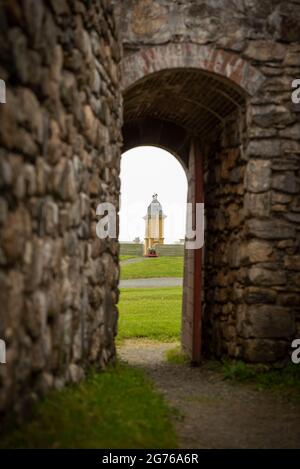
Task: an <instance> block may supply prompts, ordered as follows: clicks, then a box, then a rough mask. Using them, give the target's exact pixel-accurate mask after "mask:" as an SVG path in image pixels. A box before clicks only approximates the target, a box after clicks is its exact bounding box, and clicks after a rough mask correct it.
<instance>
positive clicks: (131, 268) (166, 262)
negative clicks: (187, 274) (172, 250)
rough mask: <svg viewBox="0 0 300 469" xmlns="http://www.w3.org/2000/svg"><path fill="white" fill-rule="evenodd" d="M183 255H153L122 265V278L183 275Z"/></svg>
mask: <svg viewBox="0 0 300 469" xmlns="http://www.w3.org/2000/svg"><path fill="white" fill-rule="evenodd" d="M182 276H183V257H153V258H147V259H141V261H140V262H136V263H134V264H127V265H123V266H122V265H121V279H123V280H126V279H131V278H153V277H182Z"/></svg>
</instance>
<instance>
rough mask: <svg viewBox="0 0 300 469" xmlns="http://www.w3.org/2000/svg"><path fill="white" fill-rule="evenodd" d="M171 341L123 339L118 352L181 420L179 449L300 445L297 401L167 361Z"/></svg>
mask: <svg viewBox="0 0 300 469" xmlns="http://www.w3.org/2000/svg"><path fill="white" fill-rule="evenodd" d="M171 348H174V343H172V344H166V343H153V342H147V341H136V340H135V341H127V342H126V343H125V344H124V345H123V346H122V347H120V348H119V350H118V352H119V355H120V357H121V358H122V359H123V360H125V361H127V362H128V363H130V364H131V365H133V366H138V367H142V368H144V369H145V371H146V373H147V375H148V376H149V377H150V378H151V379H152V380H153V381H154V383H155V385H156V388H157V389H158V390H160V391H161V392H162V393H163V394H164V395H165V397H166V399H167V400H168V402H169V403H170V404H171V405H172V406H174V407H175V408H176V409H178V411H179V413H180V415H181V416H182V418H179V419H176V421H175V426H176V430H177V433H178V437H179V444H180V447H181V448H300V403H298V402H296V403H295V402H290V401H288V400H287V399H286V398H284V397H281V396H277V395H275V394H272V393H271V392H269V391H257V390H256V389H254V388H253V387H252V386H249V385H241V384H233V383H231V382H228V381H224V380H223V379H222V377H221V376H220V374H219V373H217V372H215V371H211V370H209V369H208V368H207V367H205V366H204V367H200V368H192V367H190V366H188V365H185V364H180V365H176V364H170V363H168V362H167V361H166V359H165V354H166V351H167V350H169V349H171Z"/></svg>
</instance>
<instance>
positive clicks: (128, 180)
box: [118, 146, 187, 343]
mask: <svg viewBox="0 0 300 469" xmlns="http://www.w3.org/2000/svg"><path fill="white" fill-rule="evenodd" d="M120 177H121V200H120V201H121V203H120V212H119V220H120V225H119V226H120V232H119V242H120V263H121V264H120V270H121V275H120V279H121V280H120V285H119V286H120V292H121V294H120V303H119V326H118V336H119V338H120V339H121V340H122V339H129V340H130V339H132V340H136V339H137V340H139V339H141V340H146V342H147V340H150V341H151V340H154V341H156V340H161V341H162V342H165V343H168V342H170V343H173V342H175V343H177V342H178V341H179V340H180V333H181V323H182V318H181V310H182V278H183V254H184V245H183V239H184V235H185V216H186V206H185V205H186V204H185V203H186V198H187V177H186V171H185V168H184V166H183V164H182V162H180V161H179V160H178V158H176V155H174V154H172V153H170V152H168V151H167V150H166V149H162V148H159V147H157V146H138V147H134V148H133V149H132V150H129V151H127V152H125V153H123V154H122V159H121V172H120ZM170 180H172V181H173V187H171V188H170V186H169V184H168V182H169V181H170ZM156 192H157V193H156ZM155 193H156V194H155ZM154 194H155V195H156V197H155V196H154ZM153 198H155V199H156V200H157V201H158V203H159V205H160V209H161V216H162V218H163V223H162V220H161V219H159V221H158V224H157V228H158V229H157V231H156V233H159V235H157V234H156V235H155V233H154V232H155V230H153V231H152V234H151V230H152V229H153V226H155V224H156V223H157V220H155V213H154V218H152V220H151V223H152V225H151V226H152V228H151V229H150V228H149V216H150V217H152V216H153V215H151V212H149V209H150V208H151V207H152V203H153ZM162 225H163V228H162V229H161V226H162ZM153 236H154V237H155V236H157V237H158V239H154V238H153ZM149 237H150V238H149ZM150 244H151V246H152V245H153V246H154V249H155V254H156V256H157V257H147V254H148V249H147V248H148V247H149V246H150ZM152 254H153V253H152ZM142 343H143V342H142Z"/></svg>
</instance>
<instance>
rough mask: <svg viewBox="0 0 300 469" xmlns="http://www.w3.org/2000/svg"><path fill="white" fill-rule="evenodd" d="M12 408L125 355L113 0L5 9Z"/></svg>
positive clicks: (0, 385)
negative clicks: (120, 347)
mask: <svg viewBox="0 0 300 469" xmlns="http://www.w3.org/2000/svg"><path fill="white" fill-rule="evenodd" d="M0 22H1V28H0V34H1V39H0V41H1V52H0V53H1V59H0V60H1V65H0V76H1V78H2V79H4V80H5V82H6V85H7V92H6V104H1V105H0V106H1V107H0V119H1V120H0V153H1V160H0V164H1V173H0V190H1V197H0V223H1V234H0V237H1V251H0V263H1V276H0V305H1V306H0V308H1V314H0V337H1V339H4V340H5V342H6V348H7V350H6V362H7V363H6V365H1V368H0V373H1V374H0V413H3V412H5V410H7V409H10V408H11V407H13V406H14V407H15V410H16V411H18V412H19V411H22V409H23V410H26V409H28V408H29V407H30V405H29V404H30V403H31V402H32V401H34V400H35V399H36V398H37V396H39V395H42V394H44V393H45V392H47V391H48V389H50V388H53V387H54V388H61V387H62V386H64V385H65V384H66V383H68V382H77V381H78V380H80V379H82V378H83V376H84V374H85V370H86V368H87V365H88V364H93V363H94V364H97V365H98V366H101V367H104V366H105V365H106V363H107V362H108V361H109V360H110V359H112V358H113V357H114V354H115V346H114V336H115V334H116V322H117V310H116V306H115V305H116V303H117V300H118V289H117V286H118V277H119V269H118V244H117V241H116V240H113V239H111V240H101V241H100V239H98V238H97V237H96V232H95V224H96V222H97V218H96V216H95V211H96V207H97V205H98V204H99V203H100V202H101V201H104V200H105V201H108V202H112V203H113V204H115V206H116V207H118V203H119V187H120V181H119V164H120V130H121V100H120V98H121V95H120V90H119V86H118V84H119V81H120V69H119V64H120V46H119V42H118V39H117V35H116V28H115V20H114V16H113V11H112V5H111V4H110V2H108V1H106V0H101V1H100V0H97V1H92V2H86V1H77V0H76V1H66V0H51V1H38V2H36V1H34V0H24V1H9V2H1V8H0Z"/></svg>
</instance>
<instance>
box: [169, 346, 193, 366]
mask: <svg viewBox="0 0 300 469" xmlns="http://www.w3.org/2000/svg"><path fill="white" fill-rule="evenodd" d="M166 358H167V361H168V362H169V363H173V364H174V365H185V364H187V363H189V358H188V356H187V355H186V353H184V352H183V350H182V349H181V347H180V346H179V345H178V346H177V347H174V348H172V349H170V350H167V352H166Z"/></svg>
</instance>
